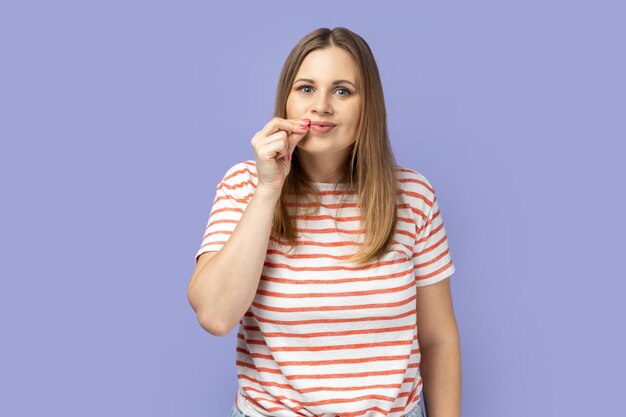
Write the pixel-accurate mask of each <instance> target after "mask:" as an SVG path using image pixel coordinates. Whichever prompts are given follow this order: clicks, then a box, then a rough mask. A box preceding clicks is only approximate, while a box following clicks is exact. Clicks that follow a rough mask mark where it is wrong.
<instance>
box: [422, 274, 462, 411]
mask: <svg viewBox="0 0 626 417" xmlns="http://www.w3.org/2000/svg"><path fill="white" fill-rule="evenodd" d="M416 304H417V329H418V333H417V336H418V342H419V346H420V353H421V355H422V356H421V363H420V373H421V375H422V380H423V384H424V386H423V393H424V401H425V405H426V414H427V415H428V417H459V416H460V415H461V347H460V338H459V333H458V329H457V324H456V319H455V317H454V309H453V306H452V296H451V294H450V279H449V278H446V279H443V280H441V281H439V282H437V283H435V284H432V285H426V286H422V287H417V299H416Z"/></svg>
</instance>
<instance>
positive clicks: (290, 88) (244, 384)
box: [188, 27, 461, 417]
mask: <svg viewBox="0 0 626 417" xmlns="http://www.w3.org/2000/svg"><path fill="white" fill-rule="evenodd" d="M251 143H252V146H253V148H254V152H255V161H252V160H249V161H244V162H240V163H237V164H235V165H233V166H232V167H231V168H230V169H229V170H228V171H227V172H226V174H225V175H224V178H223V179H222V180H221V181H220V183H219V184H218V187H217V191H216V197H215V200H214V202H213V207H212V210H211V214H210V216H209V221H208V224H207V229H206V232H205V235H204V238H203V241H202V245H201V247H200V250H199V251H198V252H197V254H196V269H195V271H194V274H193V276H192V278H191V281H190V283H189V293H188V296H189V302H190V304H191V306H192V307H193V309H194V311H195V312H196V313H197V315H198V320H199V322H200V324H201V325H202V327H203V328H204V329H206V330H207V331H209V332H210V333H211V334H214V335H218V336H222V335H225V334H227V333H228V332H229V331H230V330H231V329H233V328H234V327H235V326H236V325H237V324H239V327H238V337H237V361H236V367H237V377H238V382H239V390H238V392H237V395H236V398H235V403H234V405H233V407H232V409H231V414H230V415H231V416H238V417H241V416H244V415H245V416H252V417H263V416H274V415H276V416H335V415H337V416H348V415H349V416H378V415H386V416H411V417H415V416H422V415H423V410H422V409H421V408H420V406H419V405H420V404H419V403H420V400H421V398H422V392H423V393H424V394H423V395H424V396H425V405H426V411H428V414H431V415H433V416H434V417H457V416H459V415H460V401H461V360H460V346H459V345H460V343H459V336H458V330H457V326H456V321H455V318H454V312H453V308H452V300H451V295H450V286H449V280H448V279H446V278H448V277H449V276H450V275H452V273H453V272H454V269H455V268H454V264H453V263H452V260H451V256H450V253H449V250H448V245H447V239H446V232H445V229H444V226H443V222H442V217H441V212H440V211H439V207H438V203H437V200H436V197H435V190H434V188H433V186H432V185H431V184H430V183H429V182H428V180H427V179H426V178H425V177H424V176H423V175H422V174H420V173H418V172H417V171H414V170H411V169H408V168H402V167H399V166H397V165H396V164H395V159H394V156H393V154H392V150H391V146H390V143H389V138H388V134H387V126H386V113H385V105H384V100H383V91H382V86H381V81H380V76H379V73H378V68H377V65H376V62H375V60H374V57H373V55H372V52H371V50H370V48H369V46H368V45H367V43H366V42H365V41H364V40H363V39H362V38H361V37H360V36H358V35H357V34H355V33H353V32H351V31H350V30H348V29H345V28H341V27H339V28H335V29H333V30H330V29H327V28H320V29H317V30H315V31H313V32H312V33H310V34H308V35H306V36H305V37H304V38H302V39H301V40H300V42H299V43H298V44H297V45H296V46H295V47H294V48H293V50H292V51H291V53H290V55H289V57H288V58H287V60H286V62H285V65H284V67H283V70H282V72H281V75H280V78H279V83H278V89H277V96H276V107H275V110H274V118H273V119H272V120H270V121H269V122H268V123H267V124H266V125H265V126H264V127H263V128H262V129H261V130H260V131H258V132H257V133H256V134H255V135H254V137H253V138H252V141H251ZM418 329H419V330H418ZM422 385H423V390H422Z"/></svg>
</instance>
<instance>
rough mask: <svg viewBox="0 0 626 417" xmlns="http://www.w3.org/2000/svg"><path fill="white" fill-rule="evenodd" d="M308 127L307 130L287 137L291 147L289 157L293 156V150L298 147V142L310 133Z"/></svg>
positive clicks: (288, 144)
mask: <svg viewBox="0 0 626 417" xmlns="http://www.w3.org/2000/svg"><path fill="white" fill-rule="evenodd" d="M308 133H309V132H308V129H307V131H306V132H304V133H298V134H295V133H294V134H291V135H289V136H288V137H287V146H288V147H289V151H288V152H289V157H291V155H293V151H294V150H295V149H296V146H297V145H298V143H299V142H300V141H301V140H302V139H304V137H305V136H306V135H307V134H308Z"/></svg>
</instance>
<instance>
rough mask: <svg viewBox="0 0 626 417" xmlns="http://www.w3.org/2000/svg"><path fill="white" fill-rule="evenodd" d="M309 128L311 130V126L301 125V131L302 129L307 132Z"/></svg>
mask: <svg viewBox="0 0 626 417" xmlns="http://www.w3.org/2000/svg"><path fill="white" fill-rule="evenodd" d="M308 128H309V126H308V125H306V124H304V123H302V124H301V125H300V129H302V130H307V129H308Z"/></svg>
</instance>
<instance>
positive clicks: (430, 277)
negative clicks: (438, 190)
mask: <svg viewBox="0 0 626 417" xmlns="http://www.w3.org/2000/svg"><path fill="white" fill-rule="evenodd" d="M424 181H425V182H426V184H428V185H429V187H428V189H429V190H430V193H429V192H428V191H426V192H425V193H424V194H425V195H426V198H425V199H424V204H423V205H422V210H421V211H419V212H420V213H421V216H418V218H417V226H418V232H417V235H416V238H415V245H414V247H413V256H412V258H411V259H412V260H413V267H414V269H413V270H414V273H415V285H416V286H418V287H423V286H426V285H431V284H435V283H437V282H439V281H442V280H444V279H445V278H448V277H449V276H451V275H452V274H453V273H454V270H455V267H454V263H453V262H452V257H451V255H450V250H449V247H448V236H447V234H446V229H445V227H444V224H443V218H442V215H441V210H440V209H439V203H438V201H437V196H436V195H435V190H434V188H433V187H432V186H430V184H429V183H428V181H427V180H424Z"/></svg>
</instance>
